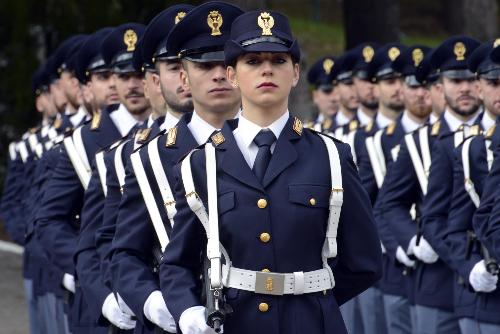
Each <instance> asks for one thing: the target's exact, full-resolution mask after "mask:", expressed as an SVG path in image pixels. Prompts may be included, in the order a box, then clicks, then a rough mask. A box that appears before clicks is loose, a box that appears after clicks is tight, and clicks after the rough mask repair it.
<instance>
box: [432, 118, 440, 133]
mask: <svg viewBox="0 0 500 334" xmlns="http://www.w3.org/2000/svg"><path fill="white" fill-rule="evenodd" d="M440 129H441V121H436V123H434V124H432V129H431V136H433V137H436V136H437V135H438V134H439V130H440Z"/></svg>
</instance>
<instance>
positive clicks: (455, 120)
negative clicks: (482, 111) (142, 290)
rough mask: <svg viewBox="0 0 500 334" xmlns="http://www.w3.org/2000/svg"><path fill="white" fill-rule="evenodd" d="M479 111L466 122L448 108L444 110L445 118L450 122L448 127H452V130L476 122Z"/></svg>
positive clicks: (454, 130)
mask: <svg viewBox="0 0 500 334" xmlns="http://www.w3.org/2000/svg"><path fill="white" fill-rule="evenodd" d="M478 115H479V113H476V114H475V115H474V116H473V117H471V118H470V119H469V120H468V121H466V122H464V121H462V120H460V119H458V118H457V117H456V116H455V115H453V114H452V113H451V111H450V110H449V109H448V108H446V110H445V111H444V119H445V121H446V123H447V124H448V127H449V128H450V131H451V132H456V131H457V130H458V129H459V128H460V126H461V125H464V124H465V125H473V124H474V122H475V121H476V118H477V116H478Z"/></svg>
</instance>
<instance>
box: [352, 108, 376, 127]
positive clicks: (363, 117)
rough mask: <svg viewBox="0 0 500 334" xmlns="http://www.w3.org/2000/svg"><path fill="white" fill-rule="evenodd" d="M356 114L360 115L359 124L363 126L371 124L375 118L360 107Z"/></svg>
mask: <svg viewBox="0 0 500 334" xmlns="http://www.w3.org/2000/svg"><path fill="white" fill-rule="evenodd" d="M356 115H357V116H358V120H359V124H360V125H361V126H366V125H368V124H370V122H371V121H373V118H372V117H370V116H368V115H367V114H366V113H365V112H364V111H363V109H361V107H360V108H358V111H357V112H356Z"/></svg>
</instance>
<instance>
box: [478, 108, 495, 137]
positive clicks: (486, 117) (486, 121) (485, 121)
mask: <svg viewBox="0 0 500 334" xmlns="http://www.w3.org/2000/svg"><path fill="white" fill-rule="evenodd" d="M495 123H496V118H495V117H492V115H491V114H490V113H489V112H488V111H487V110H485V111H484V114H483V118H482V119H481V126H482V127H483V130H484V131H485V132H486V131H488V130H489V129H490V128H491V127H492V126H493V125H495Z"/></svg>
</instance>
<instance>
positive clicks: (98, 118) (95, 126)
mask: <svg viewBox="0 0 500 334" xmlns="http://www.w3.org/2000/svg"><path fill="white" fill-rule="evenodd" d="M99 125H101V112H100V111H98V112H96V113H95V114H94V116H93V117H92V123H91V124H90V130H97V129H98V128H99Z"/></svg>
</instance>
